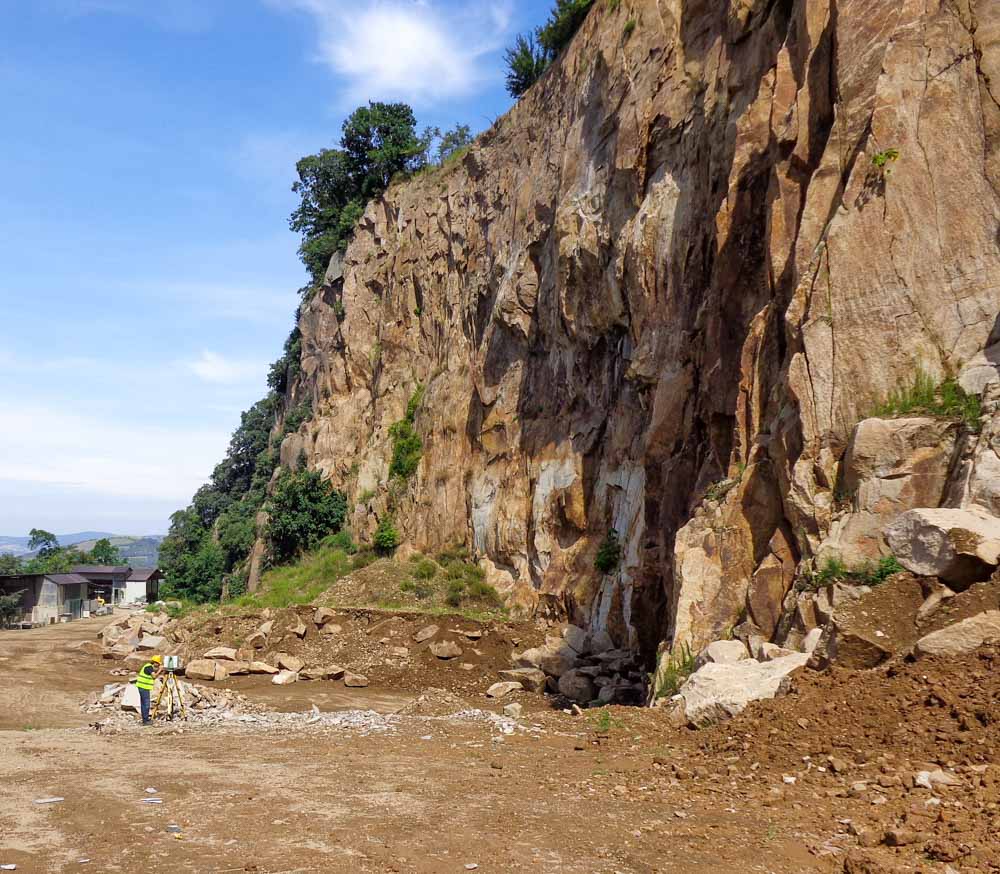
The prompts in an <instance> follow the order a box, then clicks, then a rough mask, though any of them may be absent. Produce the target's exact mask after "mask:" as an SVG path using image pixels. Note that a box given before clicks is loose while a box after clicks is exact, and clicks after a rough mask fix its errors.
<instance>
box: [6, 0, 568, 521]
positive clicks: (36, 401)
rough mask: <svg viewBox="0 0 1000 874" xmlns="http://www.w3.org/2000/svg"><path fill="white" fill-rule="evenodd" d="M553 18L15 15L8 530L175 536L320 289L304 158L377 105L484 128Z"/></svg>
mask: <svg viewBox="0 0 1000 874" xmlns="http://www.w3.org/2000/svg"><path fill="white" fill-rule="evenodd" d="M549 6H550V3H549V2H545V0H496V2H483V3H462V2H451V0H449V2H444V0H440V2H430V0H409V2H408V0H383V2H364V0H354V2H345V0H156V2H152V0H0V129H2V135H0V307H2V309H0V313H2V320H3V325H4V330H3V335H2V339H0V533H2V534H7V535H21V534H24V533H26V532H27V531H28V529H30V528H32V527H42V528H46V529H48V530H54V531H56V532H69V531H74V530H80V529H104V530H109V531H114V532H117V533H131V534H146V533H163V532H165V530H166V526H167V520H168V517H169V514H170V513H171V512H173V511H174V510H175V509H177V508H179V507H181V506H183V505H185V504H186V503H187V501H188V499H189V498H190V496H191V494H192V493H193V492H194V490H195V489H196V488H197V487H198V485H200V484H201V483H202V482H203V481H204V480H205V479H206V477H207V476H208V475H209V473H210V472H211V469H212V466H213V465H214V464H215V463H216V462H217V461H218V460H219V459H220V458H221V457H222V455H223V453H224V451H225V447H226V444H227V442H228V439H229V434H230V433H231V432H232V430H233V428H234V427H235V426H236V424H237V422H238V421H239V413H240V411H241V410H243V409H245V408H246V407H248V406H249V405H250V404H252V403H253V402H254V401H255V400H257V399H258V398H259V397H261V396H262V395H263V394H264V392H265V382H264V380H265V374H266V370H267V365H268V363H269V362H270V361H272V360H274V359H275V358H277V357H278V355H279V354H280V350H281V345H282V342H283V341H284V338H285V336H286V335H287V334H288V331H289V330H290V329H291V319H292V313H293V311H294V309H295V305H296V302H297V298H296V290H297V289H298V288H299V287H300V286H302V285H303V284H304V283H305V274H304V271H303V269H302V267H301V266H300V264H299V262H298V259H297V256H296V248H297V246H298V240H297V239H296V238H295V236H294V235H293V234H291V233H290V232H289V231H288V230H287V216H288V214H289V212H290V211H291V210H292V209H293V207H294V205H295V201H294V195H293V194H292V193H291V192H290V190H289V188H290V186H291V183H292V181H293V179H294V163H295V160H296V159H297V158H298V157H300V156H302V155H304V154H308V153H311V152H315V151H317V150H318V149H319V148H321V147H324V146H329V145H331V144H334V143H335V142H336V141H337V140H338V139H339V133H340V126H341V122H342V121H343V119H344V117H345V116H346V115H347V114H348V113H349V112H350V111H351V110H352V109H353V108H354V107H355V106H357V105H358V104H360V103H362V102H364V101H365V100H368V99H382V100H406V101H408V102H410V103H411V104H412V105H413V107H414V109H415V110H416V113H417V117H418V121H419V123H420V126H421V127H423V126H424V125H428V124H430V125H438V126H441V127H450V126H452V125H454V124H455V123H457V122H463V123H467V124H470V125H471V126H472V127H473V129H474V130H481V129H483V128H485V127H487V126H488V125H489V123H490V122H491V121H492V119H493V118H495V117H496V116H498V115H501V114H502V113H503V112H505V111H506V110H507V109H508V108H509V106H510V100H509V99H508V98H507V96H506V94H505V92H504V89H503V70H502V66H503V65H502V53H503V47H504V46H505V45H506V44H507V43H509V42H510V41H511V39H512V38H513V35H514V34H515V33H517V32H519V31H524V30H528V29H529V28H530V27H533V26H534V25H536V24H538V23H539V22H540V21H541V20H542V19H544V18H545V16H546V14H547V10H548V8H549Z"/></svg>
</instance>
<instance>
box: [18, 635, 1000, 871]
mask: <svg viewBox="0 0 1000 874" xmlns="http://www.w3.org/2000/svg"><path fill="white" fill-rule="evenodd" d="M102 624H103V623H101V622H99V621H98V622H96V623H94V622H77V623H72V624H69V625H65V626H58V627H55V628H51V629H43V630H35V631H30V632H9V633H8V632H4V633H0V865H2V864H16V865H17V866H18V867H17V870H18V871H20V872H62V871H68V872H71V871H77V870H80V871H87V870H94V871H102V872H103V871H109V872H161V871H162V872H166V871H171V872H174V871H195V872H242V871H247V872H268V874H277V872H313V871H334V872H337V871H345V872H346V871H372V872H375V871H392V872H411V871H412V872H448V871H456V872H461V871H466V870H478V871H483V872H508V871H539V872H601V874H604V872H607V874H612V872H622V874H626V872H628V874H631V872H637V874H639V872H641V874H646V872H693V874H708V872H771V874H798V872H833V871H848V872H852V874H875V872H903V871H907V872H917V871H919V872H946V871H949V869H950V870H951V871H959V872H962V874H967V872H973V871H976V872H988V871H996V870H1000V868H998V867H997V865H998V864H1000V863H998V861H997V859H998V858H1000V853H998V852H997V850H998V847H1000V810H998V807H997V804H998V797H997V791H998V789H1000V770H998V769H997V763H998V761H997V747H998V739H997V736H996V729H997V722H996V721H994V720H996V719H998V718H1000V714H998V712H997V703H996V702H997V695H998V692H1000V679H998V674H1000V671H997V670H995V669H996V668H997V667H1000V661H995V660H994V657H995V655H994V654H993V653H990V652H986V653H982V654H980V655H978V656H976V657H975V658H973V659H970V660H969V661H968V663H966V664H963V665H934V664H925V663H923V662H921V663H918V664H917V665H899V666H895V667H890V668H887V669H880V670H879V671H875V672H871V673H869V674H864V675H861V674H852V675H850V676H847V675H836V674H835V675H830V676H827V675H823V676H818V675H808V676H803V677H802V678H801V679H799V680H798V681H797V682H796V688H795V690H794V692H793V694H792V695H791V696H789V697H788V698H785V699H782V700H780V701H777V702H773V703H770V704H768V705H766V706H765V705H759V706H757V707H755V708H754V709H753V711H752V712H750V713H748V714H745V715H744V716H743V717H740V718H739V719H737V720H734V721H733V722H731V723H727V724H725V725H722V726H718V727H716V728H713V729H710V730H707V731H703V732H692V731H689V730H686V729H675V728H673V727H671V726H670V723H669V720H668V719H667V716H666V714H665V713H664V712H662V711H650V710H640V709H629V708H610V709H609V710H607V711H600V712H589V713H586V714H584V715H582V716H574V715H571V714H566V713H562V712H560V711H556V710H551V709H545V708H538V707H535V708H532V709H531V711H530V714H529V715H528V716H527V717H526V718H525V719H523V720H522V721H521V723H520V725H519V727H518V728H517V729H515V730H514V732H513V733H512V734H509V735H505V734H503V733H502V732H501V731H500V730H498V725H497V723H496V722H495V721H492V722H491V721H489V720H487V719H483V718H460V717H449V718H441V717H419V716H389V717H385V718H384V724H383V725H382V729H381V730H376V731H365V730H362V729H351V728H338V729H336V730H331V729H330V728H328V727H324V728H309V727H302V728H298V729H295V730H278V731H276V730H275V729H274V728H273V727H271V728H262V727H257V726H253V725H247V726H240V725H234V726H192V725H185V724H177V723H175V724H165V725H163V726H157V727H154V728H151V729H142V728H141V727H139V726H137V725H136V726H134V727H132V726H130V727H128V728H127V729H126V730H123V731H118V732H115V733H108V732H106V731H101V732H98V731H96V730H95V729H94V728H92V727H90V726H89V725H88V724H87V723H88V721H92V720H93V719H94V717H93V716H92V715H91V716H87V715H84V714H82V713H81V711H80V709H79V703H80V701H81V700H82V699H83V698H84V697H85V696H86V695H87V694H89V693H91V692H93V691H95V690H99V689H100V688H101V686H102V685H103V683H105V682H110V681H111V680H112V679H114V678H111V677H109V676H108V672H109V669H110V667H111V666H112V665H109V664H108V663H102V662H101V661H100V660H99V659H94V658H89V657H84V656H82V655H81V654H79V653H78V652H75V651H73V650H72V649H68V648H67V647H69V646H71V645H72V644H74V643H76V642H79V641H80V640H83V639H88V638H92V637H93V635H94V634H95V633H96V630H97V629H98V628H99V627H100V626H101V625H102ZM997 658H1000V657H997ZM893 672H894V673H893ZM29 681H30V682H29ZM231 682H233V683H234V687H236V688H240V691H242V692H244V693H245V694H247V695H248V696H250V697H252V698H256V699H257V700H260V701H263V702H264V703H265V704H266V705H267V706H268V707H269V708H271V709H274V710H279V709H281V710H286V711H287V710H296V709H307V707H308V706H311V703H313V702H315V703H317V704H318V706H319V707H320V709H321V710H323V711H327V710H341V709H344V708H354V707H364V708H371V709H374V710H377V711H379V712H381V713H392V712H394V711H397V710H399V709H400V706H401V704H405V702H406V701H407V700H408V699H410V698H413V697H414V696H415V695H417V694H419V693H420V692H422V691H423V689H420V688H414V689H413V690H411V692H410V694H409V695H404V694H403V693H402V691H401V690H400V689H399V688H397V687H396V685H397V684H396V683H393V688H392V689H388V690H387V689H382V688H380V687H379V686H378V684H377V683H376V684H373V687H372V688H370V689H361V690H344V689H343V688H342V687H339V686H334V685H333V684H326V685H319V684H296V685H294V686H291V687H273V686H269V685H267V684H266V682H263V681H261V680H258V679H257V678H236V679H235V680H233V681H231ZM349 691H350V692H351V693H352V695H351V697H347V693H348V692H349ZM320 695H323V696H326V697H325V698H324V699H322V701H320V700H318V696H320ZM528 699H529V696H527V695H525V696H524V698H523V699H522V700H523V701H524V702H525V703H527V702H528ZM467 700H468V701H469V706H470V707H487V706H489V707H490V709H493V710H497V709H498V707H497V705H495V704H493V705H489V704H488V702H487V700H486V699H484V698H483V697H482V696H477V697H472V696H469V697H468V699H467ZM942 701H943V702H944V703H942ZM411 709H412V708H411ZM831 755H832V756H834V758H835V759H836V760H837V761H836V765H835V766H832V765H831V763H830V761H829V757H830V756H831ZM887 756H888V757H889V758H887ZM925 760H927V761H928V762H929V764H933V765H934V766H935V767H941V768H945V769H947V770H948V771H949V773H952V774H953V775H954V779H955V780H956V781H957V782H956V785H955V786H951V787H947V788H941V787H938V788H937V789H936V791H935V792H934V793H931V792H929V791H926V790H923V789H917V790H914V789H912V788H908V787H906V786H905V785H903V784H904V782H905V780H906V779H908V778H909V777H910V776H911V773H912V771H913V770H914V769H916V768H918V767H922V763H923V762H924V761H925ZM911 782H912V781H911ZM862 783H863V784H864V788H859V787H860V785H861V784H862ZM880 783H885V784H887V785H886V786H882V785H880ZM147 789H155V790H156V793H155V795H154V796H151V797H156V798H160V799H162V803H161V804H146V803H143V801H142V799H143V798H145V797H150V796H149V794H148V793H147V791H146V790H147ZM47 796H61V797H63V798H64V799H65V800H64V801H62V802H58V803H55V804H50V805H39V804H36V803H34V802H35V800H36V799H41V798H44V797H47ZM883 799H884V800H883ZM932 799H933V802H932ZM911 808H913V809H916V810H917V811H918V812H919V813H921V816H920V817H915V816H913V815H911ZM890 830H891V831H894V832H898V834H897V835H896V836H895V837H896V838H898V839H899V843H900V844H901V846H888V845H886V844H884V843H883V833H884V832H885V831H890ZM873 836H874V839H873ZM866 845H871V846H866ZM84 859H86V860H89V861H87V862H82V861H81V860H84ZM470 866H478V867H470Z"/></svg>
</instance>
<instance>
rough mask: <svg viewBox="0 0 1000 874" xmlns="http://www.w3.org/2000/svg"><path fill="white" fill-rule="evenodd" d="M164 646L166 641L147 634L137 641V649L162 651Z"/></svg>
mask: <svg viewBox="0 0 1000 874" xmlns="http://www.w3.org/2000/svg"><path fill="white" fill-rule="evenodd" d="M165 644H166V640H165V639H164V638H162V637H159V636H155V635H151V634H147V635H146V636H145V637H143V638H142V639H141V640H140V641H139V649H142V650H146V651H150V650H154V649H163V647H164V645H165Z"/></svg>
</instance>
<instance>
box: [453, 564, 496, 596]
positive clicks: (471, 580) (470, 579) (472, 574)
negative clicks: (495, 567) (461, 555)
mask: <svg viewBox="0 0 1000 874" xmlns="http://www.w3.org/2000/svg"><path fill="white" fill-rule="evenodd" d="M445 577H446V579H447V580H448V589H447V594H446V595H445V599H444V600H445V603H446V604H447V605H448V606H449V607H463V606H466V605H468V604H470V603H471V604H474V605H476V606H480V607H494V606H499V605H500V596H499V595H498V594H497V590H496V589H494V588H493V586H491V585H490V584H489V583H487V582H486V580H485V577H486V574H485V573H483V569H482V568H481V567H479V565H475V564H472V562H458V561H455V562H452V563H451V564H450V565H448V569H447V570H446V571H445Z"/></svg>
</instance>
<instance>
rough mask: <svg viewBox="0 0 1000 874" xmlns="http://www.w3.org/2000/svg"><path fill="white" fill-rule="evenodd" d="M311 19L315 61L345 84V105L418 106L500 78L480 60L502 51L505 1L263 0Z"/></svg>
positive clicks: (506, 22) (506, 11)
mask: <svg viewBox="0 0 1000 874" xmlns="http://www.w3.org/2000/svg"><path fill="white" fill-rule="evenodd" d="M266 2H268V3H269V4H270V5H272V6H275V7H278V8H282V9H297V10H300V11H303V12H306V13H308V14H309V15H311V16H312V17H313V18H314V19H315V21H316V24H317V30H318V35H319V46H318V59H319V60H320V61H321V62H322V63H324V64H326V65H327V66H328V67H330V69H331V70H332V71H333V72H334V73H335V74H336V75H337V76H338V77H341V78H343V79H344V80H345V87H344V93H343V95H342V96H343V97H344V98H345V100H350V101H354V102H356V101H359V100H364V99H369V98H371V99H404V100H408V101H410V102H411V103H415V104H428V103H433V102H435V101H437V100H441V99H446V98H451V97H459V96H463V95H467V94H470V93H472V92H474V91H475V90H477V89H478V88H479V87H481V86H482V85H484V84H485V83H486V82H487V81H488V80H490V79H491V78H493V77H495V76H496V75H497V70H496V69H493V68H492V67H493V65H488V64H484V62H483V61H484V56H485V55H488V54H489V53H491V52H494V51H496V50H497V49H498V48H500V46H501V45H502V43H503V40H504V37H505V36H506V34H507V30H508V28H509V26H510V19H511V9H510V2H508V0H495V2H491V3H477V4H462V5H460V6H458V7H457V8H456V7H451V6H449V7H444V6H442V5H441V4H435V3H431V2H427V0H417V2H403V0H368V2H361V3H357V2H355V3H351V2H345V0H266Z"/></svg>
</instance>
